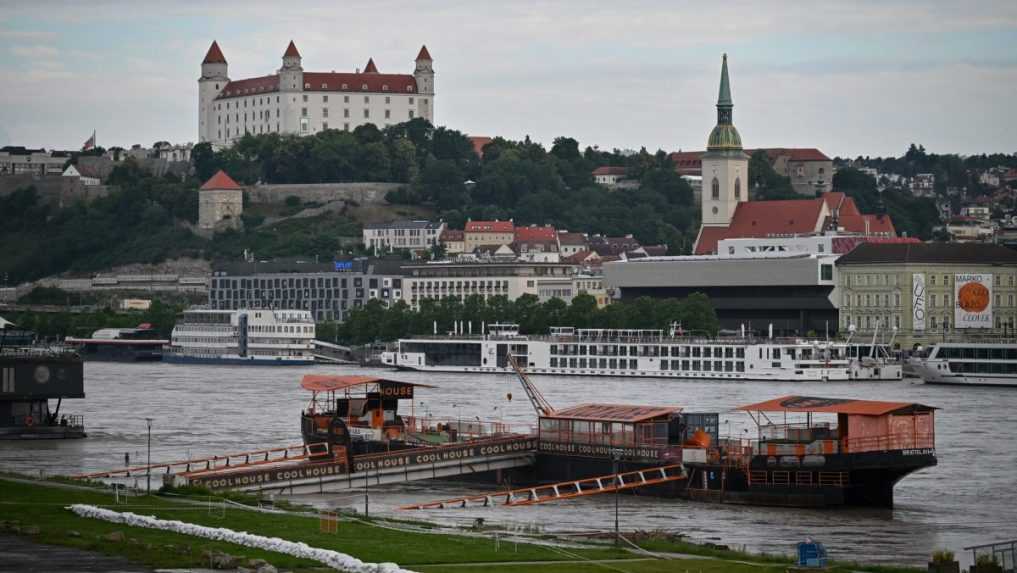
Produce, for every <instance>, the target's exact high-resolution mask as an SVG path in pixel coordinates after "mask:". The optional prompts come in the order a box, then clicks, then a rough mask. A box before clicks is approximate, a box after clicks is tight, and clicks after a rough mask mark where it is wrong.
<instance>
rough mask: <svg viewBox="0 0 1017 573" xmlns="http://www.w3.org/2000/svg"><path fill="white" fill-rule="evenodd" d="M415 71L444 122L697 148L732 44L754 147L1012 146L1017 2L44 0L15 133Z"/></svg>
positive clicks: (142, 134)
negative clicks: (285, 65)
mask: <svg viewBox="0 0 1017 573" xmlns="http://www.w3.org/2000/svg"><path fill="white" fill-rule="evenodd" d="M290 39H292V40H294V42H295V43H296V45H297V47H298V48H299V50H300V52H301V54H302V56H303V67H304V70H306V71H332V70H336V71H353V70H354V69H355V68H363V67H364V65H365V64H366V62H367V60H368V58H369V57H373V58H374V61H375V63H376V64H377V65H378V68H379V70H380V71H381V72H385V73H412V70H413V59H414V57H415V56H416V54H417V51H418V50H419V49H420V46H421V45H422V44H426V45H427V47H428V50H429V51H430V53H431V55H432V57H433V58H434V68H435V71H436V72H437V76H436V80H435V84H436V89H437V96H436V97H435V102H434V103H435V123H436V124H437V125H444V126H447V127H450V128H453V129H457V130H460V131H463V132H465V133H468V134H471V135H487V136H498V135H500V136H503V137H506V138H510V139H521V138H523V137H525V136H527V135H529V136H530V137H531V138H532V139H534V140H536V141H540V142H543V143H545V144H548V145H550V143H551V141H552V140H553V139H554V138H555V137H558V136H562V135H564V136H569V137H574V138H576V139H577V140H579V142H580V145H582V146H583V147H585V146H587V145H591V146H599V147H600V148H602V149H614V148H618V149H639V148H640V147H644V146H645V147H646V148H647V149H649V150H651V151H653V150H656V149H665V150H668V151H674V150H680V149H684V150H695V149H703V148H704V147H705V144H706V139H707V136H708V134H709V132H710V129H711V128H712V127H713V125H714V123H715V121H716V114H715V110H714V104H715V103H716V99H717V86H718V80H719V74H720V63H721V55H722V54H723V53H727V54H728V58H729V68H730V73H731V86H732V94H733V99H734V103H735V109H734V123H735V125H736V126H737V127H738V130H739V132H740V133H741V135H742V141H743V143H744V144H745V146H746V147H750V148H751V147H818V148H820V149H822V150H823V151H824V152H826V153H827V154H828V155H830V156H835V155H836V156H842V157H855V156H858V155H868V156H887V155H901V154H903V153H904V151H905V150H906V149H907V146H908V145H909V144H910V143H912V142H915V143H920V144H922V145H924V146H925V147H926V149H928V150H929V151H934V152H937V153H961V154H972V153H992V152H1003V153H1015V152H1017V112H1015V102H1017V1H1014V0H1002V1H977V0H969V1H966V2H957V1H955V0H950V1H940V0H915V1H910V0H904V1H894V0H880V1H871V2H870V1H866V0H859V1H853V2H824V1H822V0H817V1H812V2H806V1H804V0H803V1H800V2H791V1H784V0H768V1H766V2H759V1H757V0H749V1H735V2H707V1H704V0H700V1H698V2H682V1H678V0H669V1H659V2H654V1H627V2H618V1H613V2H597V1H590V0H588V1H583V2H578V1H577V2H566V1H560V2H543V1H539V0H537V1H525V2H522V1H515V2H513V1H505V0H501V1H499V2H488V1H486V0H469V1H444V2H442V1H437V0H434V1H430V0H429V1H426V2H416V1H405V2H391V1H386V0H374V1H370V2H359V1H355V0H351V1H345V2H334V1H323V2H302V1H299V0H290V1H288V2H262V1H261V0H251V1H247V2H236V3H234V2H230V1H226V0H222V1H218V2H215V3H206V2H190V1H174V2H158V3H156V2H148V1H130V2H120V1H109V0H90V1H88V2H78V1H46V0H35V1H33V2H19V3H4V6H3V8H2V9H0V56H2V57H0V145H25V146H30V147H45V148H47V149H77V148H80V146H81V145H82V143H83V142H84V141H85V140H86V139H87V138H88V137H89V136H90V135H91V134H92V131H93V130H95V132H96V134H97V139H98V144H99V145H102V146H104V147H110V146H113V145H120V146H123V147H129V146H130V145H132V144H142V145H144V146H151V145H152V144H153V143H154V142H156V141H161V140H167V141H170V142H173V143H186V142H190V141H195V140H196V138H197V122H198V120H197V106H198V104H197V98H198V84H197V78H198V76H199V73H200V64H201V60H202V58H203V57H204V55H205V52H206V51H207V50H208V47H209V45H210V43H211V42H212V40H217V41H218V42H219V45H220V46H221V47H222V50H223V52H224V54H225V56H226V59H227V61H228V62H229V75H230V78H232V79H241V78H244V77H251V76H257V75H264V74H268V73H272V72H274V71H275V70H277V69H278V68H279V66H280V65H281V63H282V61H281V57H282V53H283V51H284V50H285V48H286V45H287V43H288V42H289V40H290Z"/></svg>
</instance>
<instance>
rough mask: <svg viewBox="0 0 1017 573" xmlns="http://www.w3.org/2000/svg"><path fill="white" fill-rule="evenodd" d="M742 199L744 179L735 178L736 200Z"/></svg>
mask: <svg viewBox="0 0 1017 573" xmlns="http://www.w3.org/2000/svg"><path fill="white" fill-rule="evenodd" d="M741 198H742V178H741V177H736V178H735V199H741Z"/></svg>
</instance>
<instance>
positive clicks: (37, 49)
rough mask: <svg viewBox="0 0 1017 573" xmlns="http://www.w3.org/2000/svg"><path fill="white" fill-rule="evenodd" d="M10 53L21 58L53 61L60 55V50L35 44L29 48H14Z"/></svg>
mask: <svg viewBox="0 0 1017 573" xmlns="http://www.w3.org/2000/svg"><path fill="white" fill-rule="evenodd" d="M11 53H12V54H14V55H15V56H18V57H21V58H29V59H33V60H36V59H53V58H56V57H57V56H58V55H59V54H60V50H58V49H56V48H55V47H53V46H44V45H40V44H36V45H29V46H14V47H12V48H11Z"/></svg>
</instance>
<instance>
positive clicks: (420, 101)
mask: <svg viewBox="0 0 1017 573" xmlns="http://www.w3.org/2000/svg"><path fill="white" fill-rule="evenodd" d="M416 64H417V67H416V69H415V70H414V72H413V77H414V79H416V80H417V93H418V94H420V97H418V98H417V106H416V107H417V109H416V112H415V113H416V117H427V118H432V119H431V122H432V123H434V119H433V118H434V60H432V59H431V53H430V52H428V51H427V46H421V47H420V52H418V53H417V59H416Z"/></svg>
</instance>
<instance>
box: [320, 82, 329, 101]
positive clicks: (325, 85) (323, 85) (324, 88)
mask: <svg viewBox="0 0 1017 573" xmlns="http://www.w3.org/2000/svg"><path fill="white" fill-rule="evenodd" d="M321 89H323V90H327V89H328V84H321ZM325 99H328V96H325Z"/></svg>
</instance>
